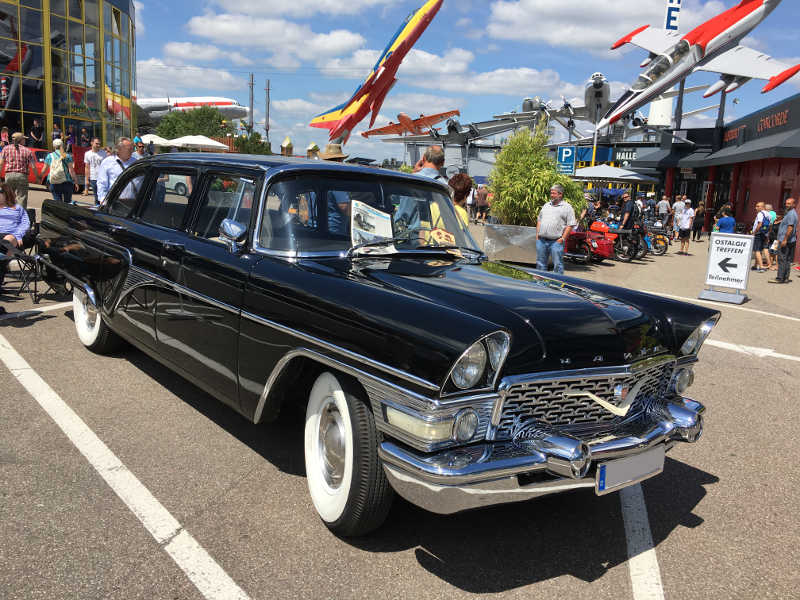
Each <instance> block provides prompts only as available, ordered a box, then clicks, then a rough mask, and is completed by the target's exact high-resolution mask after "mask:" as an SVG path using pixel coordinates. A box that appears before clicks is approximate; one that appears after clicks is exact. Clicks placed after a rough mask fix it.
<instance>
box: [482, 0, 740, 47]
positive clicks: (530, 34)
mask: <svg viewBox="0 0 800 600" xmlns="http://www.w3.org/2000/svg"><path fill="white" fill-rule="evenodd" d="M697 5H698V3H697V2H696V3H693V4H692V5H689V4H688V3H684V6H683V8H682V11H681V23H680V27H681V31H689V30H690V29H691V28H692V27H695V26H696V25H699V24H700V23H702V22H704V21H706V20H708V19H710V18H711V17H713V16H715V15H717V14H719V13H720V12H722V11H723V10H725V8H726V6H725V5H724V4H723V3H722V2H720V1H719V0H709V1H704V2H699V6H697ZM665 6H666V5H665V2H664V0H638V1H637V2H587V1H586V0H495V1H494V2H493V3H492V5H491V16H490V19H489V25H488V31H489V35H490V36H491V37H494V38H498V39H505V40H518V41H522V42H530V43H546V44H549V45H551V46H556V47H558V46H567V47H572V48H585V49H587V50H590V51H593V52H602V51H607V50H608V49H609V48H610V47H611V45H612V44H613V43H614V42H615V41H616V40H617V39H619V38H620V37H622V36H623V35H625V34H627V33H629V32H630V31H633V30H634V29H636V28H637V27H640V26H642V25H647V24H650V25H652V26H657V27H662V26H663V22H664V14H665Z"/></svg>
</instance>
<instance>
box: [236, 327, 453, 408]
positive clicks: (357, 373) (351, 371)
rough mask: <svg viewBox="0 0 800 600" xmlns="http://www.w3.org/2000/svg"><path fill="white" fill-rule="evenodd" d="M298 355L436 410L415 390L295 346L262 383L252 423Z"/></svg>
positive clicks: (432, 401) (433, 405)
mask: <svg viewBox="0 0 800 600" xmlns="http://www.w3.org/2000/svg"><path fill="white" fill-rule="evenodd" d="M243 314H244V313H243ZM290 331H293V330H290ZM299 356H303V357H306V358H311V359H313V360H316V361H319V362H321V363H323V364H326V365H328V366H329V367H333V368H335V369H338V370H340V371H342V372H344V373H347V374H348V375H352V376H353V377H355V378H356V379H359V380H362V379H366V380H368V381H371V382H375V383H378V384H380V385H382V386H385V387H388V388H391V389H395V390H398V391H399V392H400V393H402V394H403V395H404V396H407V397H408V398H409V399H410V400H412V401H414V402H416V403H419V404H420V405H422V406H426V407H428V410H431V411H433V410H436V408H437V404H438V403H437V401H435V400H432V399H430V398H426V397H425V396H422V395H420V394H417V393H415V392H412V391H410V390H406V389H403V388H401V387H399V386H397V385H395V384H393V383H391V382H389V381H386V380H384V379H381V378H380V377H376V376H375V375H372V374H371V373H367V372H366V371H362V370H361V369H358V368H356V367H353V366H351V365H348V364H346V363H343V362H341V361H338V360H336V359H335V358H331V357H330V356H326V355H324V354H321V353H319V352H316V351H314V350H310V349H308V348H295V349H294V350H290V351H289V352H287V353H286V354H285V355H284V356H283V358H281V360H279V361H278V362H277V364H276V365H275V367H274V368H273V369H272V373H270V376H269V378H268V379H267V382H266V384H265V385H264V390H263V391H262V392H261V397H260V398H259V400H258V406H257V407H256V412H255V414H254V416H253V422H254V423H259V422H260V421H261V416H262V413H263V411H264V405H265V403H266V400H267V398H268V397H269V393H270V391H271V390H272V387H273V386H274V385H275V382H276V381H277V379H278V377H279V376H280V375H281V373H282V372H283V370H284V368H285V367H286V365H287V364H289V362H290V361H291V360H292V359H293V358H297V357H299ZM356 356H358V355H356Z"/></svg>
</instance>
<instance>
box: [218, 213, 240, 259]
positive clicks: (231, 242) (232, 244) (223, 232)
mask: <svg viewBox="0 0 800 600" xmlns="http://www.w3.org/2000/svg"><path fill="white" fill-rule="evenodd" d="M219 235H220V237H221V238H222V239H223V241H225V243H227V244H228V247H229V248H230V250H231V252H238V251H239V250H240V249H241V245H242V244H243V243H244V242H245V241H246V240H247V227H246V226H245V225H242V224H241V223H239V222H238V221H234V220H233V219H223V220H222V223H220V225H219Z"/></svg>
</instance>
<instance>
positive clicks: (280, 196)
mask: <svg viewBox="0 0 800 600" xmlns="http://www.w3.org/2000/svg"><path fill="white" fill-rule="evenodd" d="M353 201H359V202H364V203H365V204H368V205H370V206H372V207H375V208H378V209H379V210H381V209H382V202H383V200H382V197H381V194H380V190H379V189H378V187H377V186H376V185H375V184H373V183H368V182H360V181H358V180H352V181H350V180H343V179H341V180H340V179H333V178H331V179H328V178H321V177H310V176H307V177H299V178H297V179H287V180H285V181H280V182H278V183H276V184H274V185H273V186H272V187H270V189H269V191H268V192H267V201H266V203H265V206H264V212H263V213H262V215H261V230H260V231H259V236H258V243H259V246H260V247H262V248H265V249H269V250H289V251H300V252H328V251H341V250H344V249H347V248H349V247H350V246H351V244H352V242H351V240H350V221H351V213H352V204H353Z"/></svg>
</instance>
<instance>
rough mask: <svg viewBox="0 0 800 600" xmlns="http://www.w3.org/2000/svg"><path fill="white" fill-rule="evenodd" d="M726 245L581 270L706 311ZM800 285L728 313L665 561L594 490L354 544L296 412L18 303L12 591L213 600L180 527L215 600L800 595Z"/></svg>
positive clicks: (437, 520) (683, 460)
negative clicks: (91, 456)
mask: <svg viewBox="0 0 800 600" xmlns="http://www.w3.org/2000/svg"><path fill="white" fill-rule="evenodd" d="M705 246H707V243H701V244H695V245H693V247H692V253H693V256H689V257H682V256H677V255H675V254H673V253H672V252H670V254H668V255H667V256H664V257H658V258H654V259H648V260H646V261H645V263H639V264H630V265H623V264H617V263H612V264H610V265H599V266H596V267H591V268H583V267H581V268H577V267H573V268H572V269H571V272H572V273H574V274H577V275H578V276H581V277H586V278H589V279H598V280H603V281H606V282H609V283H614V284H617V285H622V286H626V287H631V288H636V289H640V290H646V291H651V292H655V293H660V294H667V295H672V296H678V297H684V298H689V299H691V298H695V297H696V296H697V293H698V292H699V291H700V289H701V287H702V279H703V272H704V268H705V252H706V249H705ZM797 274H798V272H797V271H793V276H792V277H793V279H794V280H795V283H793V284H792V285H786V286H770V285H767V283H766V279H767V277H769V274H763V275H758V274H754V276H753V278H752V279H751V283H752V285H751V289H750V291H749V294H750V296H751V301H750V302H749V303H748V304H746V305H745V306H744V307H742V308H737V307H729V306H722V307H721V310H722V313H723V319H722V322H721V323H720V325H719V326H718V327H717V329H716V330H715V331H714V333H713V335H712V338H711V340H710V342H709V343H708V344H707V345H706V347H705V348H704V349H703V351H702V353H701V362H700V364H699V366H698V367H697V369H696V372H697V382H696V383H695V385H694V387H693V388H692V389H691V390H690V394H689V395H691V396H693V397H695V398H696V399H697V400H699V401H701V402H704V403H705V404H706V405H707V406H708V409H709V414H708V417H707V421H706V431H705V434H704V436H703V438H702V439H701V440H700V441H699V442H698V443H697V444H695V445H691V446H690V445H681V446H677V447H676V448H675V450H673V451H672V452H671V453H670V454H669V455H668V459H667V462H666V465H665V471H664V473H663V474H662V475H661V476H658V477H656V478H654V479H651V480H648V481H646V482H644V483H643V484H642V485H641V489H642V492H643V497H644V503H645V505H646V512H647V514H646V515H645V516H644V524H645V526H647V528H648V529H649V531H648V532H645V533H649V534H650V537H651V539H652V549H650V548H642V547H637V546H636V544H633V545H632V544H631V535H632V532H631V531H630V529H631V525H630V522H628V527H627V528H626V519H629V518H630V514H629V513H626V510H629V509H623V503H622V502H621V498H620V494H611V495H608V496H604V497H596V496H595V495H594V494H593V492H591V491H589V492H577V493H571V494H567V495H559V496H553V497H548V498H543V499H539V500H536V501H532V502H528V503H522V504H514V505H507V506H502V507H494V508H490V509H485V510H481V511H475V512H470V513H464V514H459V515H453V516H438V515H433V514H430V513H426V512H425V511H423V510H421V509H418V508H416V507H413V506H411V505H409V504H408V503H405V502H403V501H400V500H397V501H396V502H395V505H394V507H393V509H392V511H391V513H390V516H389V520H388V521H387V524H386V526H385V527H384V528H382V529H381V530H379V531H377V532H376V533H374V534H372V535H370V536H368V537H366V538H363V539H359V540H349V541H344V540H341V539H338V538H336V537H334V536H333V535H331V534H330V533H329V532H328V530H327V529H326V528H325V527H324V525H323V524H322V523H321V522H320V521H319V519H318V518H317V517H316V515H315V512H314V509H313V507H312V505H311V502H310V499H309V497H308V494H307V490H306V482H305V478H304V462H303V455H302V438H301V435H302V421H301V418H299V417H298V416H297V415H292V414H289V415H286V416H285V417H282V418H281V420H280V421H279V422H278V423H275V424H272V425H259V426H256V425H253V424H252V423H249V422H247V421H246V420H245V419H244V418H242V417H240V416H239V415H238V414H236V413H234V412H233V411H232V410H230V409H228V408H226V407H225V406H223V405H222V404H220V403H218V402H217V401H216V400H214V399H213V398H211V397H210V396H208V395H206V394H205V393H203V392H201V391H200V390H198V389H197V388H195V387H193V386H192V385H190V384H188V383H187V382H185V381H184V380H182V379H181V378H179V377H178V376H176V375H174V374H172V373H171V372H170V371H168V370H167V369H165V368H164V367H162V366H161V365H159V364H158V363H156V362H155V361H153V360H151V359H150V358H148V357H146V356H145V355H143V354H141V353H140V352H138V351H134V350H128V351H125V352H123V353H120V354H118V355H116V356H111V357H101V356H97V355H94V354H91V353H90V352H88V351H86V350H85V349H84V348H83V347H82V346H81V344H80V342H79V340H78V338H77V336H76V335H75V333H74V328H73V322H72V319H71V317H72V309H71V306H69V305H67V304H66V303H65V300H69V299H68V298H67V299H64V298H60V299H59V298H54V297H48V298H45V299H44V300H43V301H42V302H41V304H39V305H37V306H34V305H32V304H31V302H30V299H29V298H28V297H25V296H22V297H15V296H13V295H6V296H3V297H1V298H0V302H2V304H3V306H5V307H6V309H7V310H8V311H9V313H11V314H9V315H6V316H3V317H0V336H2V338H0V353H2V355H3V356H4V357H6V359H7V358H8V357H9V356H15V355H19V356H21V358H22V359H24V361H25V363H27V366H26V365H25V364H22V363H19V362H17V363H14V364H15V365H16V366H14V365H13V364H12V370H9V368H8V366H3V365H2V364H0V389H2V390H3V393H2V395H1V398H2V399H1V400H0V406H1V407H2V414H3V418H2V419H0V482H1V483H0V522H1V523H2V524H3V526H2V528H0V564H2V565H3V568H2V569H0V597H2V598H4V599H6V598H7V599H9V600H10V599H16V598H20V599H22V598H24V599H34V598H48V599H51V598H124V599H133V598H142V599H152V598H168V599H184V598H186V599H188V598H204V597H212V596H210V595H209V594H208V593H205V592H203V591H201V588H200V587H198V586H197V585H196V584H195V583H193V581H195V580H194V579H192V577H190V574H188V573H186V572H184V570H182V569H181V568H180V567H179V566H178V564H179V563H178V562H176V561H175V560H174V559H173V554H174V552H171V551H170V547H171V546H172V544H173V541H174V540H175V539H176V537H177V534H178V531H180V532H184V533H188V534H190V535H191V537H192V539H193V540H196V543H197V545H198V546H199V547H201V548H202V549H203V550H204V551H205V553H206V554H207V556H208V557H209V558H210V560H212V561H213V562H214V563H215V564H216V565H218V567H219V571H220V573H222V574H223V575H224V576H225V577H227V578H228V579H227V580H226V579H224V577H223V578H221V579H220V580H217V581H212V582H210V583H209V585H208V586H207V587H206V588H204V589H206V590H207V589H219V590H223V592H222V593H223V595H221V596H216V597H226V596H225V595H224V594H225V592H224V590H228V591H229V592H230V593H229V594H228V596H227V597H235V595H234V594H233V592H232V591H231V590H240V591H241V592H242V593H243V594H246V596H240V597H250V598H270V597H286V598H364V597H371V596H377V595H380V596H382V597H389V598H448V599H449V598H461V597H470V596H475V595H498V596H503V597H508V598H555V597H560V598H587V599H588V598H593V599H596V598H614V599H618V598H635V599H637V600H638V599H639V598H661V597H667V598H704V599H708V598H796V597H797V588H798V584H800V575H798V573H797V565H798V564H800V550H798V540H800V524H798V523H800V521H799V520H798V519H797V507H798V506H800V467H798V461H797V459H796V456H797V454H798V452H800V441H799V440H798V438H797V436H796V433H795V430H794V427H795V424H796V423H797V422H800V406H798V403H797V402H796V398H797V391H796V390H797V375H798V373H800V344H799V343H798V341H797V339H798V333H800V302H798V299H800V280H798V278H797V276H796V275H797ZM14 285H15V284H14V283H13V282H12V284H11V285H10V286H9V287H10V288H11V289H12V290H13V288H14ZM795 288H796V289H795ZM31 374H33V375H35V376H38V378H40V379H41V380H42V381H43V382H44V383H45V384H46V389H45V388H42V387H41V386H40V387H39V388H38V389H39V391H40V392H41V394H44V396H47V397H48V398H51V399H52V398H58V399H60V400H61V401H63V403H64V404H65V405H66V406H67V407H68V408H69V409H71V411H74V414H75V415H76V416H77V417H78V418H79V419H80V420H81V421H82V422H83V423H85V425H86V426H87V427H88V429H89V430H91V432H93V434H94V435H96V437H97V438H99V440H100V441H101V442H102V443H103V444H104V445H105V447H106V448H107V449H108V450H109V451H110V452H111V453H113V455H114V456H115V457H116V458H117V459H118V460H119V461H120V463H121V465H123V466H122V467H120V466H119V465H117V466H112V467H109V469H108V471H107V472H106V473H105V474H103V473H101V472H99V471H98V470H97V469H96V468H95V467H93V466H92V464H91V463H90V461H89V460H88V459H87V456H85V455H84V454H82V453H81V451H80V450H79V449H78V447H77V446H76V443H74V441H73V439H72V438H70V437H68V436H67V435H66V434H65V433H64V431H62V429H61V428H59V426H57V425H56V422H55V421H54V418H53V417H51V415H50V414H49V413H48V412H45V410H44V409H43V406H42V404H41V403H40V401H39V400H41V398H38V399H37V398H34V395H32V394H31V393H30V391H29V389H26V387H24V384H25V383H26V382H28V383H30V381H31V379H30V377H32V376H33V375H31ZM26 377H28V379H26ZM37 381H38V380H37ZM47 389H49V390H51V391H52V394H50V392H47ZM42 390H44V391H42ZM79 437H80V436H79ZM80 441H81V440H80V439H78V440H77V442H79V443H80ZM84 441H85V439H84ZM121 470H122V471H125V473H129V474H131V475H133V476H134V477H135V479H136V480H138V482H140V484H141V486H142V488H143V489H145V490H146V491H147V492H148V493H149V494H151V495H152V497H153V498H154V499H156V500H157V502H158V503H159V504H160V505H161V506H162V507H163V509H164V510H165V512H166V513H168V514H169V515H171V516H172V517H173V518H174V519H175V520H176V521H177V523H179V527H180V529H179V530H176V532H175V533H176V536H171V537H169V538H168V539H167V538H157V537H154V535H153V534H152V530H151V529H148V528H147V527H146V526H145V525H144V524H143V521H142V519H143V517H142V515H141V514H136V513H135V512H134V511H132V510H131V509H130V508H129V506H128V504H126V502H125V501H123V499H122V498H121V497H120V495H119V493H118V492H116V491H115V490H114V489H112V487H111V486H110V485H109V483H108V481H109V478H113V476H114V475H113V473H115V472H117V473H118V472H119V471H121ZM109 473H111V474H110V475H109ZM137 489H138V488H137ZM132 493H133V492H132ZM133 503H134V505H135V504H136V503H135V498H134V501H133ZM640 516H641V515H640ZM640 533H641V532H640ZM645 537H646V536H645ZM642 557H645V558H647V560H644V561H643V560H642ZM182 564H184V565H185V564H186V563H185V562H184V563H182ZM184 568H185V567H184ZM220 577H222V576H220ZM230 584H232V586H233V587H231V585H230ZM656 584H657V585H656ZM215 585H216V586H217V588H214V586H215ZM226 586H227V587H226ZM237 593H238V592H237Z"/></svg>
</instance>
